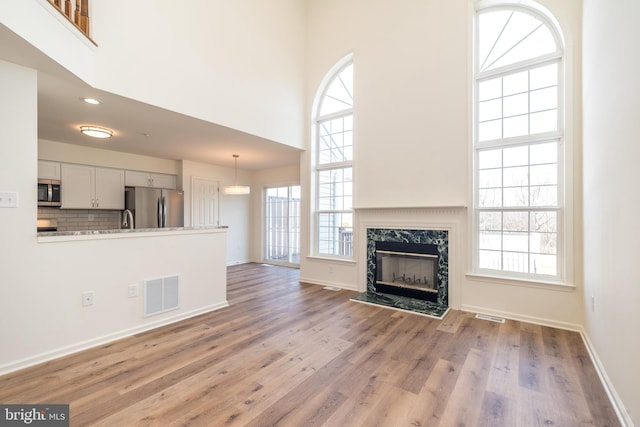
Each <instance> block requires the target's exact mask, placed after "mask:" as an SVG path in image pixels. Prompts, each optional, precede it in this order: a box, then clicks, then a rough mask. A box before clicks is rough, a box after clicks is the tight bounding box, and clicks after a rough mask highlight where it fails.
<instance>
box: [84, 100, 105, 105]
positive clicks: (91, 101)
mask: <svg viewBox="0 0 640 427" xmlns="http://www.w3.org/2000/svg"><path fill="white" fill-rule="evenodd" d="M80 99H82V100H83V101H84V102H86V103H87V104H92V105H98V104H102V102H100V101H99V100H97V99H95V98H80Z"/></svg>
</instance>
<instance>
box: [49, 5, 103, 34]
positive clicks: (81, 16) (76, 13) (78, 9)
mask: <svg viewBox="0 0 640 427" xmlns="http://www.w3.org/2000/svg"><path fill="white" fill-rule="evenodd" d="M49 3H50V4H51V5H52V6H53V7H55V8H56V9H57V10H58V11H59V12H60V13H61V14H62V15H63V16H64V17H65V18H67V19H68V20H69V22H71V23H72V24H73V25H75V26H76V27H77V28H78V29H79V30H80V31H81V32H82V33H83V34H84V35H85V36H87V38H89V40H91V36H90V34H89V0H64V7H63V5H62V0H49ZM91 41H92V42H93V40H91Z"/></svg>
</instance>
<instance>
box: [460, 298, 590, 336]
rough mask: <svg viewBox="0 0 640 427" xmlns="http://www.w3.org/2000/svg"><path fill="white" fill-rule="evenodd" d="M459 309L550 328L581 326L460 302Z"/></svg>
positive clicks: (567, 328)
mask: <svg viewBox="0 0 640 427" xmlns="http://www.w3.org/2000/svg"><path fill="white" fill-rule="evenodd" d="M460 310H462V311H469V312H471V313H480V314H486V315H489V316H498V317H504V318H505V319H511V320H518V321H520V322H527V323H532V324H534V325H541V326H550V327H552V328H558V329H565V330H568V331H575V332H580V331H581V330H582V326H580V325H578V324H576V323H569V322H559V321H557V320H551V319H545V318H543V317H534V316H526V315H523V314H518V313H511V312H508V311H500V310H493V309H489V308H484V307H477V306H473V305H467V304H462V306H461V307H460Z"/></svg>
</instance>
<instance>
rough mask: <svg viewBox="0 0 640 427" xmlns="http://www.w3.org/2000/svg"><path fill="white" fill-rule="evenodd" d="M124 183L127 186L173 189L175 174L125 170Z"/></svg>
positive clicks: (175, 182) (174, 187)
mask: <svg viewBox="0 0 640 427" xmlns="http://www.w3.org/2000/svg"><path fill="white" fill-rule="evenodd" d="M124 181H125V185H126V186H127V187H155V188H168V189H171V190H175V189H176V187H177V185H176V184H177V179H176V176H175V175H169V174H164V173H151V172H140V171H125V179H124Z"/></svg>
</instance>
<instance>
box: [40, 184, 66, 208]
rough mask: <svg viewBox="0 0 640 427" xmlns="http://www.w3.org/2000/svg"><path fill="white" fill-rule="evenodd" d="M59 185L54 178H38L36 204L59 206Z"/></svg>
mask: <svg viewBox="0 0 640 427" xmlns="http://www.w3.org/2000/svg"><path fill="white" fill-rule="evenodd" d="M60 187H61V185H60V181H58V180H56V179H39V180H38V206H58V207H59V206H61V200H60V192H61V190H60Z"/></svg>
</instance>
